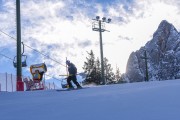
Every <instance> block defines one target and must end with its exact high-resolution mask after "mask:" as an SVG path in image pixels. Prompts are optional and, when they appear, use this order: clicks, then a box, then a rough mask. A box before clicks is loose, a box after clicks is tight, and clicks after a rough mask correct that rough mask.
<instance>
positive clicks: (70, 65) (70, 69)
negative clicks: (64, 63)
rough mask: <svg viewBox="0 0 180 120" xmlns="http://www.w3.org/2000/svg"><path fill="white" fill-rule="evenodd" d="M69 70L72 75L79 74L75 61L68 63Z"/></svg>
mask: <svg viewBox="0 0 180 120" xmlns="http://www.w3.org/2000/svg"><path fill="white" fill-rule="evenodd" d="M68 72H69V74H70V75H75V74H77V68H76V66H75V65H74V64H73V63H70V64H69V65H68Z"/></svg>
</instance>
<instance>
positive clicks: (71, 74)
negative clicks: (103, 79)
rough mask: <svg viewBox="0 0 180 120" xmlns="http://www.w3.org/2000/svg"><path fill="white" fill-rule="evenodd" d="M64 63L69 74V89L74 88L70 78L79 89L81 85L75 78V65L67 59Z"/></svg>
mask: <svg viewBox="0 0 180 120" xmlns="http://www.w3.org/2000/svg"><path fill="white" fill-rule="evenodd" d="M66 64H67V65H68V72H69V76H68V77H67V83H68V85H69V89H74V87H73V85H72V83H71V80H72V81H73V83H74V84H75V85H76V86H77V88H78V89H81V88H82V87H81V86H80V84H79V83H78V82H77V78H76V74H77V68H76V66H75V65H74V64H73V63H71V62H70V61H69V60H67V61H66Z"/></svg>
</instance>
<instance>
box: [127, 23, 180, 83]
mask: <svg viewBox="0 0 180 120" xmlns="http://www.w3.org/2000/svg"><path fill="white" fill-rule="evenodd" d="M145 51H146V53H147V58H148V59H147V68H148V77H149V80H166V79H179V78H180V33H179V32H178V31H177V30H176V28H175V27H174V26H173V25H172V24H171V23H169V22H168V21H166V20H163V21H162V22H161V23H160V24H159V26H158V29H157V30H156V31H155V33H154V34H153V38H152V39H151V40H150V41H149V42H147V43H146V45H145V46H144V47H141V48H140V49H139V50H137V51H136V52H132V53H131V55H130V57H129V59H128V62H127V67H126V73H125V78H126V80H127V81H129V82H139V81H144V80H145V76H146V67H145V65H146V64H145V60H144V59H142V57H144V52H145Z"/></svg>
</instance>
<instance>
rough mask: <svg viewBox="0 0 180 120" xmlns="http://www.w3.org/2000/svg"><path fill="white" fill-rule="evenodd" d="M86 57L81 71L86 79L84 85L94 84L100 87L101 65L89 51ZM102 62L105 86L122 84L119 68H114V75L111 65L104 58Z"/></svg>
mask: <svg viewBox="0 0 180 120" xmlns="http://www.w3.org/2000/svg"><path fill="white" fill-rule="evenodd" d="M87 54H88V56H87V57H86V61H85V62H84V66H83V70H84V73H86V78H85V81H84V83H85V84H90V83H94V84H96V85H101V84H102V83H103V82H102V78H101V63H100V60H99V58H98V57H97V58H95V54H94V53H93V51H92V50H91V51H90V52H87ZM103 60H104V61H103V62H104V78H105V80H106V84H117V83H122V82H123V79H122V77H121V72H120V70H119V67H116V70H115V73H114V72H113V68H112V67H111V64H109V63H108V62H109V61H108V59H107V58H106V57H105V58H103Z"/></svg>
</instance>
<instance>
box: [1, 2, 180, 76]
mask: <svg viewBox="0 0 180 120" xmlns="http://www.w3.org/2000/svg"><path fill="white" fill-rule="evenodd" d="M1 6H2V7H1V8H0V15H1V18H0V24H1V26H0V29H1V30H3V31H5V32H7V33H8V34H10V35H11V36H13V37H16V32H15V28H16V27H15V26H16V24H15V4H14V1H13V2H12V1H3V3H1ZM179 6H180V3H179V1H178V0H173V2H171V0H146V1H145V0H141V1H139V0H113V2H112V1H106V2H105V3H102V1H98V2H96V1H95V0H94V1H87V0H78V1H74V0H52V1H50V0H38V1H37V0H30V1H27V0H22V1H21V15H22V16H21V19H22V23H21V26H22V33H21V35H22V41H23V42H24V44H26V45H28V46H30V47H32V48H34V49H36V50H38V51H40V52H41V53H43V54H44V55H46V56H44V55H42V54H40V53H38V52H37V51H34V50H32V49H31V48H28V47H27V46H25V54H26V55H27V56H28V59H27V62H28V67H29V66H30V65H31V64H36V63H41V62H45V63H46V64H47V66H49V67H48V73H47V74H50V75H52V76H57V77H58V74H63V73H66V68H65V67H64V66H63V65H65V59H66V57H67V58H68V59H70V60H71V61H72V62H74V63H75V64H76V66H78V71H79V72H81V71H82V66H83V63H84V61H85V60H86V59H85V58H86V51H90V50H91V49H92V50H93V51H94V53H95V55H96V57H99V56H100V51H99V49H100V48H99V33H98V32H95V31H92V28H91V27H92V18H95V17H96V16H97V15H99V16H101V17H104V16H105V17H107V18H112V23H110V24H106V29H107V30H109V31H110V32H103V33H102V38H103V44H104V46H103V47H104V56H105V57H107V58H108V59H109V62H110V63H112V66H116V65H118V66H119V67H120V70H121V71H122V72H124V71H125V69H126V63H127V59H128V57H129V54H130V53H131V52H132V51H135V50H137V49H139V48H140V47H141V46H143V45H145V43H146V42H147V41H148V40H151V39H152V35H153V32H155V30H156V29H157V27H158V25H159V23H160V22H161V20H163V19H166V20H167V21H169V22H171V23H173V24H174V25H175V27H176V28H177V29H180V22H179V18H180V9H179V8H180V7H179ZM159 8H161V9H159ZM0 39H1V40H3V41H0V46H1V47H0V50H3V49H4V48H8V49H10V51H9V52H8V53H9V54H8V53H7V52H5V51H3V53H5V54H8V55H9V56H10V57H13V56H15V54H16V52H15V50H16V47H15V46H16V41H14V40H12V39H10V38H9V37H7V36H5V35H3V34H2V33H0ZM129 40H130V41H131V42H129ZM4 41H6V42H4ZM50 58H52V59H53V60H51V59H50ZM99 58H100V57H99ZM59 63H60V64H59ZM9 64H10V63H9ZM1 65H2V64H1ZM11 66H12V65H11ZM11 70H12V71H14V73H15V69H14V68H12V69H11ZM23 71H24V72H25V73H27V75H29V68H24V69H23Z"/></svg>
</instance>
